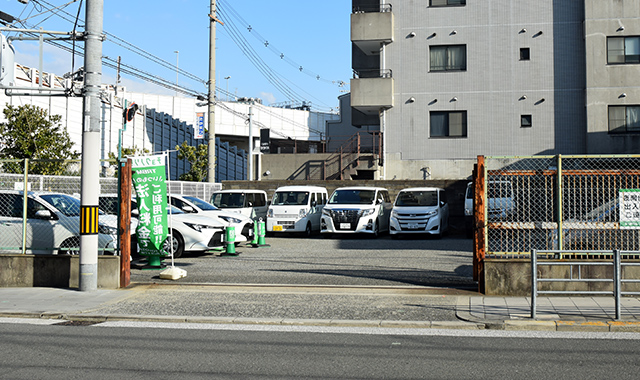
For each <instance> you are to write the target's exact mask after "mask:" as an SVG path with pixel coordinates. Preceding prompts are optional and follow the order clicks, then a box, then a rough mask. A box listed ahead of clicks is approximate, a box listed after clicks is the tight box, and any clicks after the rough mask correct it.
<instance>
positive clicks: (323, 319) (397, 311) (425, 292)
mask: <svg viewBox="0 0 640 380" xmlns="http://www.w3.org/2000/svg"><path fill="white" fill-rule="evenodd" d="M530 313H531V309H530V299H529V298H526V297H485V296H482V295H479V294H477V293H472V292H464V291H456V290H452V289H435V288H367V287H333V288H332V287H318V288H314V287H295V286H263V287H261V286H256V285H241V284H237V285H233V286H229V285H225V286H222V285H219V286H180V285H153V284H134V285H132V286H131V287H129V288H127V289H120V290H103V289H99V290H96V291H92V292H80V291H78V290H69V289H57V288H0V318H2V317H4V318H7V317H13V318H48V319H64V320H89V321H95V322H101V321H106V320H140V321H167V322H200V323H244V324H247V323H252V324H296V325H301V324H307V325H323V326H331V325H333V326H367V327H372V326H378V327H411V328H455V329H507V330H556V331H633V332H640V300H639V299H638V298H629V297H624V298H623V299H622V315H621V317H622V318H621V320H620V321H615V320H614V318H615V309H614V300H613V298H611V297H539V298H538V308H537V318H536V320H532V319H531V318H530V315H531V314H530Z"/></svg>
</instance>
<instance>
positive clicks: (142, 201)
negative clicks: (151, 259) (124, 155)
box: [131, 155, 170, 256]
mask: <svg viewBox="0 0 640 380" xmlns="http://www.w3.org/2000/svg"><path fill="white" fill-rule="evenodd" d="M131 161H132V165H131V170H132V171H131V179H132V181H133V186H134V188H135V190H136V194H137V201H138V213H139V216H138V228H137V229H136V235H137V237H138V245H139V246H140V252H139V253H140V254H141V255H146V256H167V255H170V252H164V251H163V250H162V245H163V243H164V241H165V239H166V238H167V235H168V228H167V225H168V223H167V182H166V178H167V175H166V167H165V163H166V156H165V155H157V156H145V157H133V158H131Z"/></svg>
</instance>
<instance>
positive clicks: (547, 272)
mask: <svg viewBox="0 0 640 380" xmlns="http://www.w3.org/2000/svg"><path fill="white" fill-rule="evenodd" d="M594 261H600V260H590V262H594ZM601 262H602V263H603V265H602V266H599V265H596V266H587V265H582V266H572V267H569V266H549V265H546V266H545V265H544V264H541V262H538V278H578V277H579V273H581V275H582V278H594V279H611V278H613V267H612V266H611V265H608V266H607V265H604V263H611V260H602V261H601ZM634 262H638V260H634ZM570 271H571V272H570ZM484 277H485V281H484V284H485V294H486V295H488V296H520V297H526V296H531V261H530V260H528V259H485V260H484ZM622 278H623V279H625V278H626V279H638V278H640V267H637V266H636V267H625V266H623V267H622ZM612 289H613V288H612V284H611V283H604V282H591V283H587V282H572V283H569V282H539V283H538V290H559V291H611V290H612ZM622 291H623V292H624V291H635V292H638V291H640V284H623V285H622Z"/></svg>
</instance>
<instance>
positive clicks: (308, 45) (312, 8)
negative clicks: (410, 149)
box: [0, 0, 351, 111]
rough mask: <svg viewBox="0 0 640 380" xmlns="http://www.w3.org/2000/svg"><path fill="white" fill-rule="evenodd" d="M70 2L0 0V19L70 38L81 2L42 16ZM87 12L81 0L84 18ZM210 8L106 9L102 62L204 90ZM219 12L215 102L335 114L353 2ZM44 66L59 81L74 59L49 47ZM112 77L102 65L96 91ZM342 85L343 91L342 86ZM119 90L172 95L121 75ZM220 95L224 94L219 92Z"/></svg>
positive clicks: (118, 4)
mask: <svg viewBox="0 0 640 380" xmlns="http://www.w3.org/2000/svg"><path fill="white" fill-rule="evenodd" d="M69 1H71V0H30V1H29V3H28V4H27V5H24V4H22V3H20V2H19V1H18V0H0V4H2V6H1V7H0V10H2V11H3V12H5V13H8V14H10V15H12V16H14V17H16V18H17V19H20V20H25V19H26V21H25V22H26V23H27V24H28V25H29V27H38V28H39V27H42V28H44V29H45V30H56V31H70V30H71V29H72V28H73V19H75V15H76V13H77V12H78V6H79V4H80V1H79V0H76V1H75V2H73V3H71V4H69V5H68V6H66V7H64V8H63V9H62V11H59V12H58V15H52V13H51V12H47V9H50V8H54V7H60V6H62V5H64V4H67V3H68V2H69ZM84 4H86V0H84V2H83V8H82V10H81V12H80V18H81V19H84V14H85V10H84ZM209 4H210V2H209V1H208V0H172V1H167V0H157V1H153V2H151V1H124V0H105V1H104V26H103V29H104V31H105V32H107V33H108V35H107V41H106V42H105V43H104V44H103V55H104V56H107V57H109V58H110V59H112V60H113V61H114V62H115V61H116V60H117V57H118V56H120V57H121V61H122V63H123V64H125V65H128V66H129V67H132V68H134V69H136V70H138V71H139V70H142V71H144V72H146V73H149V74H152V75H155V76H158V77H161V78H163V79H164V80H168V81H170V82H174V83H175V81H176V71H175V65H176V63H177V64H178V67H179V69H181V70H185V71H186V72H188V73H190V74H192V75H194V76H195V77H196V78H199V79H201V80H203V81H206V80H207V79H208V72H209V29H208V28H209V16H208V14H209ZM218 7H219V13H218V15H219V17H220V18H221V19H222V20H223V21H225V25H224V26H223V25H220V24H218V25H217V41H216V45H217V46H216V82H217V87H218V88H220V89H222V90H223V92H221V93H219V94H218V98H219V99H222V100H225V99H226V98H227V97H229V96H233V95H237V96H244V97H254V98H255V97H257V98H261V99H263V102H264V103H265V104H272V103H281V102H286V101H289V100H296V101H300V100H306V101H310V102H311V103H312V105H313V107H314V108H315V109H318V110H322V111H329V110H330V109H332V108H333V109H335V108H336V107H337V106H338V99H337V98H338V96H340V95H341V94H343V93H344V92H348V90H349V86H348V84H349V79H350V78H351V61H350V60H351V43H350V41H349V17H350V12H351V9H350V8H351V2H350V1H347V0H327V1H323V2H320V3H318V2H312V1H301V0H277V1H265V0H218ZM41 13H42V14H41ZM39 14H41V15H39ZM81 24H82V22H80V25H81ZM83 29H84V27H83V26H80V27H78V30H83ZM249 29H250V30H249ZM113 36H115V37H117V38H114V37H113ZM118 39H120V40H118ZM235 41H243V42H242V43H243V44H245V45H243V46H245V48H244V51H245V52H249V53H243V50H242V49H241V48H239V47H238V45H237V42H235ZM267 42H268V44H267ZM127 44H130V45H127ZM122 45H125V46H124V47H123V46H122ZM14 47H15V48H16V61H17V62H18V63H21V64H25V65H28V66H32V67H37V65H38V60H37V52H38V47H37V45H36V44H34V43H31V42H18V41H16V42H14ZM127 47H128V48H127ZM138 48H139V49H141V50H142V51H143V52H142V54H143V55H144V56H145V57H148V56H149V55H153V56H155V57H156V58H154V59H153V60H155V61H158V60H161V61H164V62H165V63H164V65H163V64H158V63H155V62H154V61H153V60H150V59H148V58H145V57H143V56H141V55H139V54H136V53H134V52H132V51H131V50H130V49H133V50H136V51H138ZM175 51H178V52H179V53H175ZM247 54H248V55H249V56H251V57H253V60H254V61H258V62H260V65H259V66H260V67H261V68H262V71H266V72H267V74H266V75H265V74H263V73H261V71H260V70H259V69H257V68H256V66H255V65H254V64H252V62H251V60H250V59H249V58H247ZM44 60H45V64H44V65H45V67H44V69H45V71H49V72H54V73H56V74H58V75H62V74H64V73H66V72H69V71H71V54H70V53H68V52H65V51H64V50H62V49H59V48H56V47H52V46H46V47H45V56H44ZM82 64H83V58H82V57H76V60H75V68H76V69H77V68H78V67H80V66H82ZM164 66H169V67H164ZM115 77H116V71H115V70H114V69H112V68H109V67H106V66H103V82H105V83H114V82H115ZM226 77H230V78H229V79H225V78H226ZM267 78H270V79H271V80H269V79H267ZM341 82H344V83H346V85H343V86H341V85H340V83H341ZM121 83H122V84H123V85H125V86H126V87H127V89H128V90H129V91H136V92H138V91H140V92H150V93H161V94H175V91H173V90H169V89H167V88H164V87H161V86H157V85H153V84H150V83H147V82H145V81H142V80H140V79H138V78H135V77H132V76H130V75H126V74H122V82H121ZM178 84H179V85H181V86H184V87H186V88H188V89H189V90H193V91H196V92H201V93H206V92H207V90H206V85H205V84H204V83H202V82H200V81H198V80H193V79H191V78H189V76H188V75H183V74H180V75H179V77H178ZM227 89H228V93H230V94H227V93H225V92H227Z"/></svg>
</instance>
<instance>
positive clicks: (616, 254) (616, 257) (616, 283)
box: [613, 249, 622, 320]
mask: <svg viewBox="0 0 640 380" xmlns="http://www.w3.org/2000/svg"><path fill="white" fill-rule="evenodd" d="M620 259H621V258H620V250H619V249H616V250H614V251H613V296H614V297H615V302H616V320H619V319H620V291H621V287H622V286H621V282H622V281H621V270H620V266H621V265H620Z"/></svg>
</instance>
